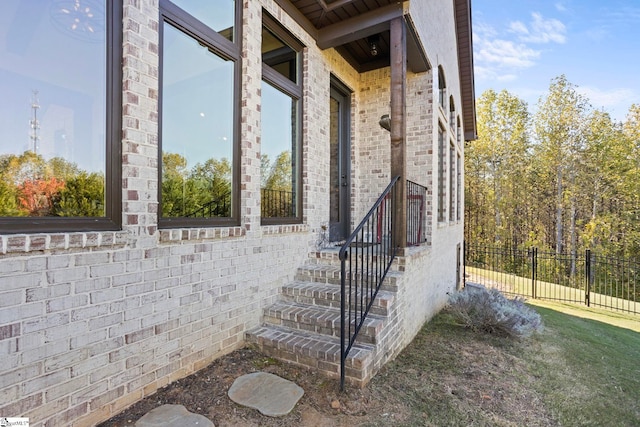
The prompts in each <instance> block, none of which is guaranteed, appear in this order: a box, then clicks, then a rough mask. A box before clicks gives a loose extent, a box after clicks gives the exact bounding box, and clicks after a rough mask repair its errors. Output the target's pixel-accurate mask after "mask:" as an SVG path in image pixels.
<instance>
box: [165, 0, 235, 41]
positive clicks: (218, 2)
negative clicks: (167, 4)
mask: <svg viewBox="0 0 640 427" xmlns="http://www.w3.org/2000/svg"><path fill="white" fill-rule="evenodd" d="M171 2H172V3H174V4H175V5H176V6H178V7H180V8H181V9H183V10H184V11H185V12H187V13H189V14H190V15H191V16H193V17H194V18H196V19H197V20H199V21H201V22H202V23H204V24H205V25H206V26H208V27H209V28H212V29H213V30H215V31H217V32H218V33H220V35H222V36H223V37H224V38H226V39H228V40H230V41H234V38H235V35H234V28H233V24H234V20H235V2H234V0H206V1H193V0H172V1H171Z"/></svg>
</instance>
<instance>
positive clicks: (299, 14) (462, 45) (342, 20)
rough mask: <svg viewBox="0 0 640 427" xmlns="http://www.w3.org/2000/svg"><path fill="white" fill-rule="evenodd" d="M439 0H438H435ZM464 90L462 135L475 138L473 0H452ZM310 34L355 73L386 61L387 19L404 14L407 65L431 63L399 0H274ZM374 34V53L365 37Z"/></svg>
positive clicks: (423, 66) (405, 5)
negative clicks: (375, 43) (376, 44)
mask: <svg viewBox="0 0 640 427" xmlns="http://www.w3.org/2000/svg"><path fill="white" fill-rule="evenodd" d="M414 1H423V0H414ZM438 1H440V0H438ZM453 2H454V10H455V16H456V35H457V45H458V62H459V67H460V82H461V90H462V102H463V106H462V113H463V120H464V125H465V139H467V140H469V139H475V135H476V117H475V89H474V78H473V48H472V37H471V0H453ZM276 3H278V4H279V5H280V7H282V8H283V9H284V10H285V11H286V12H287V13H288V14H289V15H290V16H292V17H293V18H294V19H296V21H297V22H298V23H299V24H300V25H302V26H303V27H304V28H305V30H306V31H307V32H308V33H309V34H311V35H312V36H313V37H314V38H315V40H316V43H317V44H318V47H320V48H321V49H328V48H331V47H333V48H335V49H336V50H338V52H340V54H341V55H342V56H343V57H344V58H345V59H346V60H347V61H349V63H350V64H351V65H352V66H353V67H354V68H355V69H356V70H358V71H359V72H365V71H370V70H375V69H378V68H383V67H387V66H389V65H390V36H389V28H390V27H389V26H390V22H391V20H393V19H394V18H398V17H403V16H404V17H406V19H405V23H406V25H407V65H408V68H409V69H410V70H411V71H413V72H416V73H419V72H423V71H427V70H429V69H430V68H431V64H430V63H429V60H428V58H427V55H426V52H425V49H424V47H423V45H422V44H421V41H420V38H419V37H418V35H417V34H416V32H415V30H414V26H413V23H412V20H411V17H410V16H409V15H408V9H409V1H401V0H276ZM370 36H377V37H378V54H377V55H372V54H371V49H370V46H369V41H368V37H370Z"/></svg>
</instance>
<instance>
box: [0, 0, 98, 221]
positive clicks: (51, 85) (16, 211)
mask: <svg viewBox="0 0 640 427" xmlns="http://www.w3.org/2000/svg"><path fill="white" fill-rule="evenodd" d="M46 4H47V5H48V6H46V5H41V6H39V7H33V6H32V5H31V2H25V1H19V0H3V1H2V2H0V16H1V17H2V22H3V25H0V40H2V43H0V216H3V217H19V216H31V217H33V216H49V217H51V216H58V217H60V216H63V217H104V216H105V172H106V146H105V144H106V140H105V135H106V121H107V120H106V91H105V87H106V37H105V35H106V33H105V28H106V18H105V17H106V13H105V1H100V0H90V1H89V0H77V1H75V2H74V1H56V2H47V3H46ZM76 6H77V7H80V6H82V13H81V14H77V15H74V16H76V18H77V19H76V18H74V19H73V20H71V21H70V20H68V19H62V17H65V18H66V17H68V15H70V14H73V13H76V12H78V11H76V10H75V9H74V8H75V7H76ZM78 13H79V12H78Z"/></svg>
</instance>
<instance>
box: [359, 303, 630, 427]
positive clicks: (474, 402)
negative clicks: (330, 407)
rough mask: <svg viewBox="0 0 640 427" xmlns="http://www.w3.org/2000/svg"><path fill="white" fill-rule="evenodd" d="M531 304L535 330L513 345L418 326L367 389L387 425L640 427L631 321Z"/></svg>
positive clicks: (439, 320)
mask: <svg viewBox="0 0 640 427" xmlns="http://www.w3.org/2000/svg"><path fill="white" fill-rule="evenodd" d="M535 303H536V305H532V307H533V308H534V309H535V310H536V311H538V312H539V313H540V315H541V316H542V318H543V320H544V323H545V329H544V331H543V332H542V333H540V334H537V335H535V336H534V337H532V338H530V339H527V340H523V341H518V340H513V339H509V338H505V337H498V336H495V335H486V334H482V333H475V332H472V331H470V330H468V329H466V328H464V327H461V326H459V325H456V323H455V321H454V320H453V319H452V317H451V315H449V314H447V313H446V312H443V313H441V314H439V315H438V316H436V317H435V318H434V319H433V320H432V321H431V322H429V323H428V324H426V325H425V327H424V328H423V329H422V330H421V331H420V333H419V334H418V336H417V337H416V338H415V339H414V341H413V342H412V343H411V345H409V346H408V347H407V348H406V349H405V350H404V351H403V352H402V353H401V354H400V355H399V356H398V358H397V359H396V360H395V361H393V362H392V363H390V364H389V365H388V366H387V367H385V368H384V369H383V370H382V371H381V373H380V374H378V375H377V376H376V377H375V378H374V379H373V381H372V384H371V388H372V390H373V391H376V394H378V392H380V395H379V396H377V397H378V398H383V399H385V401H386V402H387V404H388V405H389V406H391V407H392V408H393V407H395V408H396V412H397V413H399V414H400V415H399V416H398V418H397V419H396V421H395V422H394V425H403V426H414V425H415V426H418V425H426V426H640V318H639V317H638V316H634V315H628V314H621V313H611V312H608V311H605V310H600V309H593V308H591V309H590V308H587V307H581V306H578V305H570V304H558V303H552V302H540V301H536V302H535ZM382 391H384V393H382ZM385 422H388V420H386V421H385V420H383V419H381V420H380V422H368V423H365V424H364V425H385Z"/></svg>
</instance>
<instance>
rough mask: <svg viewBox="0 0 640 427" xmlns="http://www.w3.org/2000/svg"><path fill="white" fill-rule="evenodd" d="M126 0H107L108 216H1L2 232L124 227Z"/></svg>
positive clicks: (55, 231)
mask: <svg viewBox="0 0 640 427" xmlns="http://www.w3.org/2000/svg"><path fill="white" fill-rule="evenodd" d="M122 10H123V7H122V0H105V12H106V13H105V27H106V30H105V31H106V37H105V43H106V46H105V51H106V54H105V56H106V67H105V68H106V70H105V71H106V73H105V81H104V83H105V89H106V93H105V94H106V95H105V103H106V108H105V115H106V117H105V128H104V129H105V136H104V143H105V169H104V172H105V176H104V179H105V184H104V193H105V212H104V214H105V216H102V217H0V233H2V234H18V233H25V234H33V233H72V232H88V231H117V230H120V229H121V228H122V163H121V162H122V90H123V87H122V76H123V74H122V65H121V64H122V58H123V52H122V40H123V36H122V31H123V25H122V20H123V11H122Z"/></svg>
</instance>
